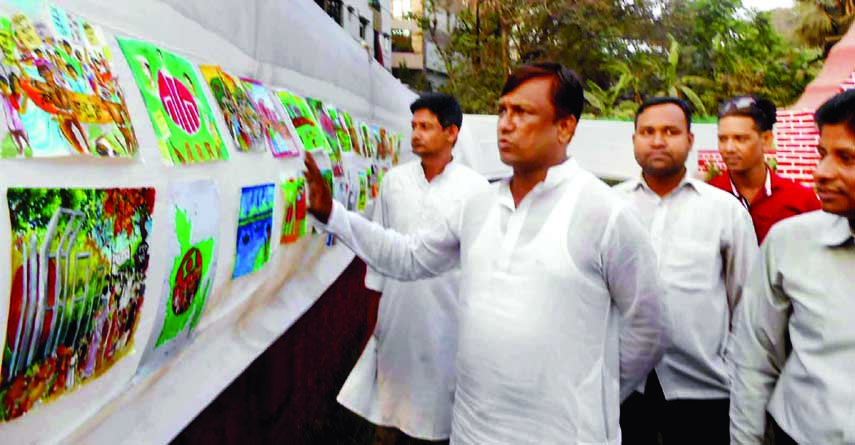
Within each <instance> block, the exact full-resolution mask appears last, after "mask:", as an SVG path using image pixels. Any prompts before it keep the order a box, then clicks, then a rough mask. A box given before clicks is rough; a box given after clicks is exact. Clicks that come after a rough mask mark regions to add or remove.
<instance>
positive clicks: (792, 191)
mask: <svg viewBox="0 0 855 445" xmlns="http://www.w3.org/2000/svg"><path fill="white" fill-rule="evenodd" d="M774 181H775V187H777V188H779V189H781V190H784V192H785V193H787V194H788V195H790V196H798V197H799V198H802V199H805V200H809V201H818V198H817V197H816V193H814V191H813V190H811V189H810V188H808V187H805V186H803V185H801V184H799V183H797V182H796V181H793V180H792V179H789V178H784V177H782V176H780V175H778V174H775V176H774Z"/></svg>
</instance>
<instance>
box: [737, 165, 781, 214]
mask: <svg viewBox="0 0 855 445" xmlns="http://www.w3.org/2000/svg"><path fill="white" fill-rule="evenodd" d="M773 175H775V173H774V172H772V170H771V169H770V168H769V167H766V183H765V184H764V185H763V193H760V194H759V195H757V196H755V197H754V202H757V201H758V200H760V199H762V198H764V197H769V196H772V189H773V186H772V176H773ZM727 178H728V179H729V180H730V193H732V194H733V196H736V199H738V200H739V202H740V203H742V206H743V207H745V208H746V209H750V208H751V204H752V203H750V202H748V198H746V197H744V196H742V193H739V189H737V188H736V184H734V183H733V177H731V176H730V172H728V173H727Z"/></svg>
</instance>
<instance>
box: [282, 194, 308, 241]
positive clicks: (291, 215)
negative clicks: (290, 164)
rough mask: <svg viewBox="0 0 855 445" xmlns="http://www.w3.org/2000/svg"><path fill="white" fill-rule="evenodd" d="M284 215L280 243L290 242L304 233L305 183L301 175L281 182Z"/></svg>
mask: <svg viewBox="0 0 855 445" xmlns="http://www.w3.org/2000/svg"><path fill="white" fill-rule="evenodd" d="M282 195H283V198H284V202H285V216H284V217H283V218H282V234H281V236H280V238H279V243H280V244H291V243H294V242H296V241H297V240H299V239H300V238H302V237H303V236H304V235H305V234H306V184H305V180H304V179H303V178H302V177H297V178H288V179H287V180H285V181H283V182H282Z"/></svg>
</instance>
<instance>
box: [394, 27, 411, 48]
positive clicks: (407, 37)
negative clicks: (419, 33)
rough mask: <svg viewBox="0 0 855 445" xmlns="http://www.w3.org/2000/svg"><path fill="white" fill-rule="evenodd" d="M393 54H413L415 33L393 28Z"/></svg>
mask: <svg viewBox="0 0 855 445" xmlns="http://www.w3.org/2000/svg"><path fill="white" fill-rule="evenodd" d="M392 52H396V53H411V52H413V33H412V32H410V30H409V29H396V28H392Z"/></svg>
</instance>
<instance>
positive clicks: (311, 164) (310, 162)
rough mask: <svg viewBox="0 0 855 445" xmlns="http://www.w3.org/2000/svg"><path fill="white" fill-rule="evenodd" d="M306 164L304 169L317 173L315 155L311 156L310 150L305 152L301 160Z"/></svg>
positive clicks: (318, 170) (318, 171)
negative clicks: (303, 158)
mask: <svg viewBox="0 0 855 445" xmlns="http://www.w3.org/2000/svg"><path fill="white" fill-rule="evenodd" d="M303 162H304V164H306V169H307V170H309V171H310V172H312V174H313V175H315V174H319V173H320V169H319V168H318V164H317V162H315V157H314V156H312V153H311V152H308V151H307V152H306V157H305V160H304V161H303Z"/></svg>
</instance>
